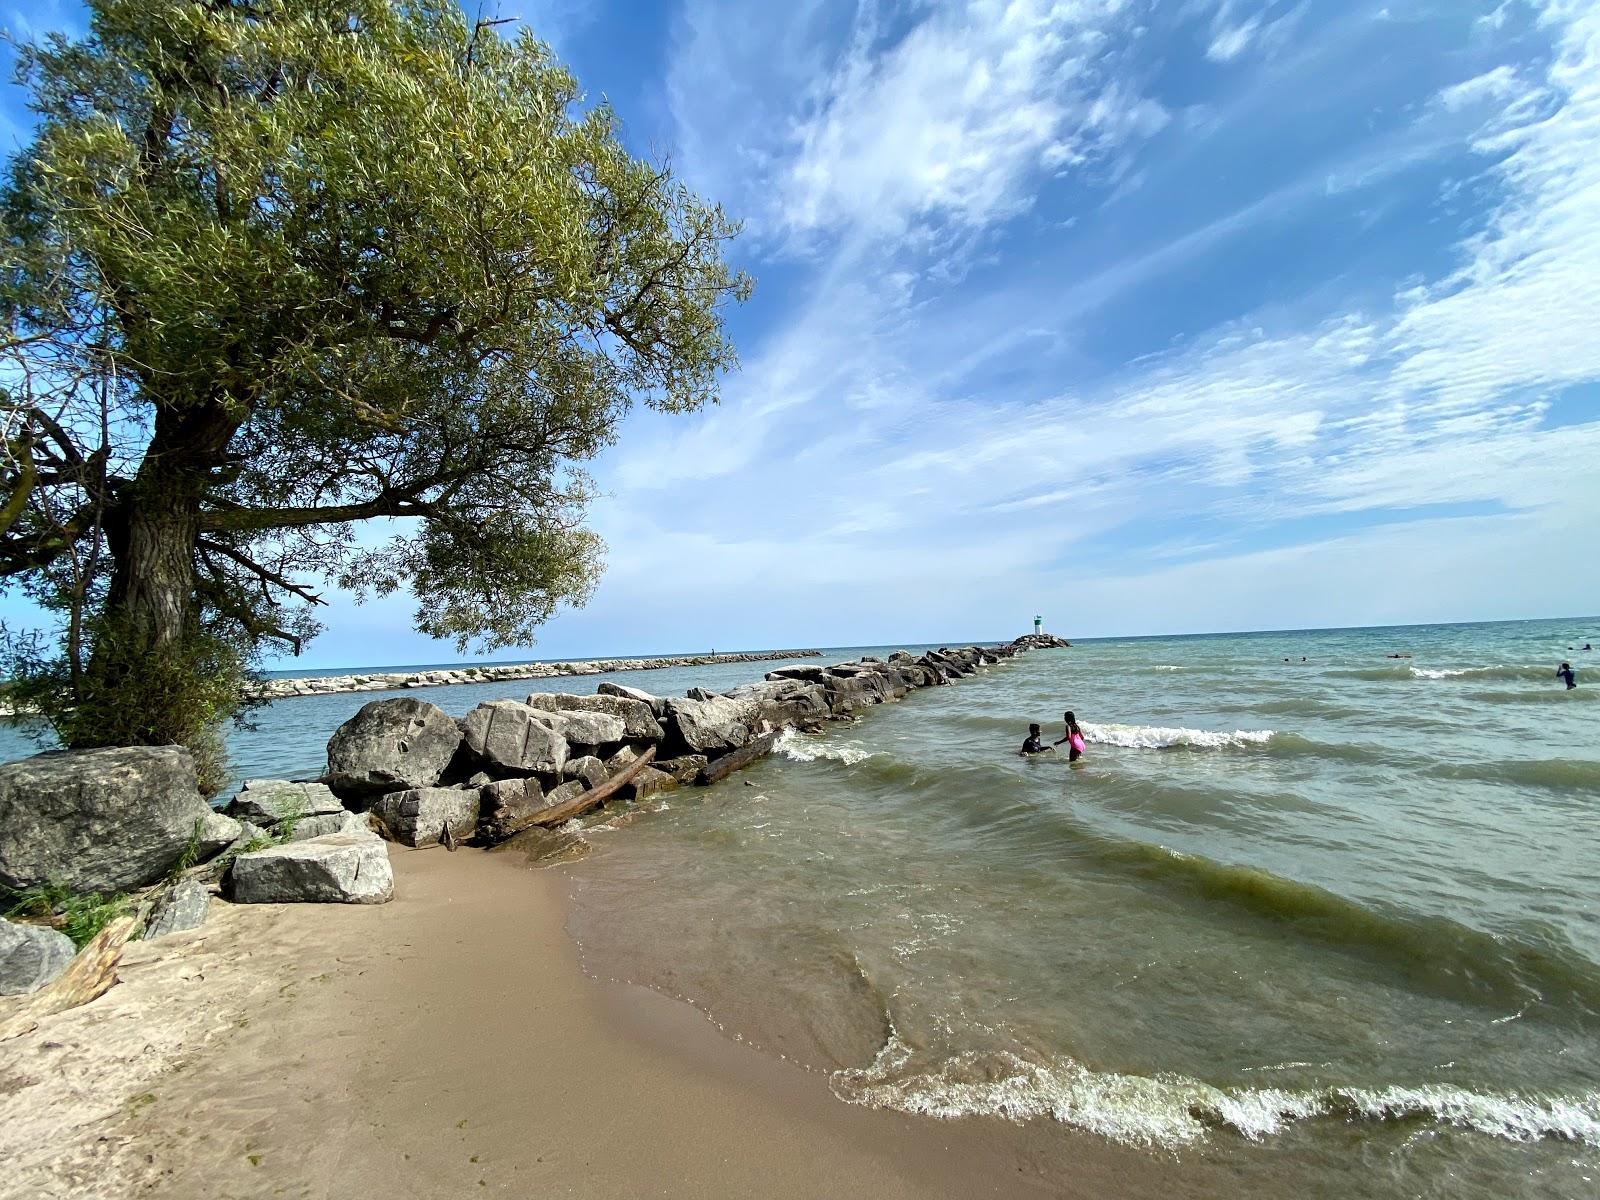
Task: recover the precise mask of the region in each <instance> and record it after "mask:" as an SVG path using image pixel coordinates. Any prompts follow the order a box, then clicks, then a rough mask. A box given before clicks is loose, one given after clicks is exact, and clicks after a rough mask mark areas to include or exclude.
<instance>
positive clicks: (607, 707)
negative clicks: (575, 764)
mask: <svg viewBox="0 0 1600 1200" xmlns="http://www.w3.org/2000/svg"><path fill="white" fill-rule="evenodd" d="M528 704H529V705H530V706H532V707H533V708H543V709H548V710H550V711H553V712H590V713H604V714H605V715H606V716H611V717H619V718H621V720H622V737H623V738H626V739H627V740H628V741H630V742H659V741H660V740H661V739H662V737H663V736H664V734H663V732H662V729H661V723H660V722H659V721H657V720H656V718H655V712H654V711H653V710H652V709H651V707H650V705H648V704H646V703H645V702H644V701H643V700H634V699H632V698H630V697H627V696H612V695H608V694H604V693H602V694H600V695H595V696H573V695H569V694H568V693H566V692H535V693H533V695H531V696H529V697H528ZM575 740H578V739H575V738H572V737H568V738H567V741H569V742H572V741H575ZM614 740H617V741H620V740H622V739H621V738H618V739H614Z"/></svg>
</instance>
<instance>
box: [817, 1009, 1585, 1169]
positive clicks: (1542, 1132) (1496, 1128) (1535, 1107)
mask: <svg viewBox="0 0 1600 1200" xmlns="http://www.w3.org/2000/svg"><path fill="white" fill-rule="evenodd" d="M911 1058H912V1051H911V1049H910V1048H909V1047H908V1046H907V1045H906V1043H905V1042H904V1041H903V1040H902V1039H901V1037H900V1034H899V1032H898V1031H897V1030H895V1029H894V1027H893V1025H892V1023H891V1026H890V1037H889V1039H888V1041H887V1042H886V1043H885V1044H884V1046H883V1048H882V1049H881V1050H879V1052H878V1054H877V1056H876V1057H875V1058H874V1059H873V1061H872V1063H871V1064H870V1065H868V1066H866V1067H861V1068H854V1069H851V1070H844V1071H836V1072H834V1074H833V1076H832V1086H833V1091H834V1094H835V1095H837V1096H838V1097H839V1098H840V1099H841V1100H845V1101H848V1102H850V1103H853V1104H862V1105H865V1106H867V1107H871V1108H891V1109H897V1110H899V1111H901V1112H909V1113H917V1114H921V1115H924V1116H931V1117H940V1118H943V1119H947V1120H949V1119H955V1118H958V1117H966V1116H991V1117H1003V1118H1006V1119H1007V1120H1012V1121H1026V1120H1030V1119H1034V1118H1038V1117H1048V1118H1050V1119H1052V1120H1055V1121H1058V1122H1060V1123H1061V1124H1063V1125H1070V1126H1072V1127H1074V1128H1077V1129H1082V1130H1085V1131H1087V1132H1090V1133H1095V1134H1098V1135H1100V1136H1101V1137H1105V1138H1108V1139H1109V1140H1111V1141H1116V1142H1121V1143H1123V1144H1126V1145H1139V1146H1164V1147H1169V1148H1173V1147H1179V1146H1185V1145H1192V1144H1194V1143H1196V1142H1199V1141H1202V1140H1204V1139H1205V1138H1206V1137H1207V1135H1208V1133H1209V1131H1210V1130H1211V1129H1212V1128H1213V1127H1218V1126H1223V1127H1227V1128H1230V1129H1232V1130H1234V1131H1235V1132H1236V1133H1238V1134H1240V1135H1242V1136H1244V1137H1247V1138H1250V1139H1252V1140H1260V1139H1263V1138H1267V1137H1270V1136H1273V1135H1275V1134H1278V1133H1282V1132H1283V1131H1284V1130H1285V1129H1286V1128H1288V1126H1289V1125H1290V1124H1292V1123H1293V1122H1295V1121H1301V1120H1305V1119H1307V1118H1311V1117H1319V1116H1329V1115H1344V1116H1346V1117H1354V1118H1358V1119H1363V1120H1373V1121H1389V1120H1400V1119H1408V1118H1414V1117H1427V1118H1431V1119H1432V1120H1434V1121H1437V1122H1440V1123H1442V1124H1447V1125H1454V1126H1457V1127H1463V1128H1468V1129H1473V1130H1476V1131H1478V1132H1480V1133H1485V1134H1489V1135H1491V1136H1493V1137H1499V1138H1504V1139H1506V1140H1508V1141H1516V1142H1529V1141H1537V1140H1539V1139H1542V1138H1547V1137H1555V1138H1564V1139H1567V1140H1570V1141H1577V1142H1584V1143H1586V1144H1588V1145H1590V1146H1600V1096H1597V1095H1589V1096H1584V1097H1581V1098H1577V1099H1572V1098H1567V1097H1537V1096H1519V1095H1516V1094H1504V1095H1496V1094H1490V1093H1482V1092H1473V1091H1469V1090H1467V1089H1464V1088H1453V1087H1444V1086H1438V1085H1429V1086H1424V1087H1399V1086H1395V1087H1388V1088H1380V1089H1360V1088H1327V1089H1317V1090H1306V1091H1286V1090H1283V1089H1278V1088H1236V1089H1223V1088H1218V1087H1213V1086H1212V1085H1210V1084H1206V1083H1202V1082H1200V1081H1199V1080H1196V1079H1189V1078H1186V1077H1184V1076H1181V1075H1164V1076H1155V1077H1146V1076H1140V1075H1124V1074H1119V1073H1116V1072H1101V1071H1091V1070H1089V1069H1088V1068H1086V1067H1083V1066H1082V1065H1080V1064H1078V1063H1075V1062H1071V1061H1064V1062H1055V1063H1052V1064H1050V1065H1048V1066H1041V1065H1039V1064H1036V1063H1030V1062H1026V1061H1024V1060H1023V1059H1021V1058H1019V1057H1017V1056H1016V1055H1013V1054H1009V1053H1004V1052H996V1053H988V1054H978V1053H967V1054H960V1055H956V1056H954V1057H953V1058H950V1059H947V1060H946V1061H945V1062H943V1063H942V1064H940V1066H939V1067H938V1068H937V1069H936V1070H934V1071H931V1072H925V1073H914V1074H909V1075H907V1074H904V1071H905V1068H906V1067H907V1066H908V1065H909V1063H910V1061H911Z"/></svg>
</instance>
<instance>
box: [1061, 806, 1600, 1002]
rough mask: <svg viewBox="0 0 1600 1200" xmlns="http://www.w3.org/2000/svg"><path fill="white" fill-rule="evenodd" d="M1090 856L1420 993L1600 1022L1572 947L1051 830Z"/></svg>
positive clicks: (1136, 845) (1244, 869)
mask: <svg viewBox="0 0 1600 1200" xmlns="http://www.w3.org/2000/svg"><path fill="white" fill-rule="evenodd" d="M1048 823H1049V825H1050V826H1051V827H1052V830H1053V832H1055V833H1057V834H1058V835H1060V836H1062V837H1064V838H1065V839H1067V840H1069V841H1071V842H1072V843H1073V844H1074V845H1075V847H1076V849H1077V851H1078V853H1079V854H1080V856H1082V857H1084V858H1087V859H1089V860H1091V861H1094V862H1097V863H1099V864H1101V865H1103V866H1105V867H1107V868H1110V869H1113V870H1117V871H1121V872H1125V873H1127V874H1130V875H1133V876H1135V877H1137V878H1141V879H1145V880H1147V881H1149V882H1151V883H1153V884H1155V885H1157V886H1159V887H1164V888H1168V889H1171V890H1174V891H1178V892H1183V893H1187V894H1188V895H1189V896H1191V897H1194V898H1196V899H1198V900H1201V901H1204V902H1206V903H1207V904H1209V905H1213V906H1215V905H1225V906H1226V907H1227V908H1229V909H1232V910H1234V911H1235V912H1238V913H1242V914H1245V915H1247V916H1249V917H1252V918H1254V919H1257V920H1260V921H1265V922H1271V923H1275V924H1281V925H1287V926H1290V927H1292V928H1293V930H1294V931H1295V933H1296V934H1297V935H1298V936H1300V937H1303V938H1306V939H1308V940H1311V941H1315V942H1319V943H1321V944H1322V945H1324V946H1327V947H1329V948H1331V949H1333V950H1336V951H1338V952H1340V953H1343V954H1346V955H1349V956H1350V957H1352V958H1355V959H1359V960H1364V961H1367V962H1371V963H1373V964H1375V965H1377V966H1380V967H1381V968H1383V969H1384V971H1385V972H1386V973H1389V974H1391V975H1392V976H1393V977H1394V981H1395V982H1397V983H1399V984H1401V985H1402V986H1406V987H1409V988H1411V989H1413V990H1416V991H1421V992H1426V993H1429V994H1433V995H1438V996H1442V997H1445V998H1447V999H1452V1000H1456V1001H1461V1002H1466V1003H1473V1004H1479V1005H1483V1006H1486V1007H1491V1008H1494V1009H1499V1010H1502V1011H1514V1010H1517V1009H1523V1008H1526V1009H1528V1011H1529V1014H1530V1015H1535V1014H1536V1015H1538V1016H1540V1017H1547V1018H1550V1019H1554V1020H1562V1019H1566V1020H1572V1019H1576V1020H1579V1021H1585V1022H1591V1021H1595V1020H1600V965H1597V964H1596V963H1594V962H1592V961H1591V960H1589V959H1588V958H1586V957H1585V956H1584V955H1583V954H1581V953H1580V952H1578V951H1577V950H1576V949H1574V948H1572V947H1571V946H1568V945H1566V944H1554V943H1548V944H1546V943H1535V942H1531V941H1526V940H1517V939H1516V938H1513V937H1510V936H1502V935H1498V934H1493V933H1488V932H1486V931H1484V930H1481V929H1476V928H1473V927H1472V926H1469V925H1463V924H1462V923H1461V922H1459V921H1454V920H1451V919H1450V918H1448V917H1439V916H1427V915H1421V914H1412V913H1406V912H1402V911H1399V910H1394V909H1390V908H1384V907H1377V906H1368V905H1367V904H1363V903H1361V902H1358V901H1355V900H1350V899H1347V898H1345V897H1343V896H1340V895H1337V894H1336V893H1334V892H1330V891H1328V890H1326V889H1324V888H1321V887H1318V886H1316V885H1315V884H1310V883H1302V882H1300V881H1298V880H1294V879H1287V878H1285V877H1283V876H1281V875H1275V874H1273V873H1272V872H1270V871H1265V870H1262V869H1260V868H1258V867H1250V866H1245V865H1241V864H1230V863H1222V862H1217V861H1216V860H1214V859H1209V858H1203V857H1201V856H1199V855H1195V854H1185V853H1183V852H1181V851H1178V850H1173V849H1170V848H1168V847H1166V846H1161V845H1156V844H1154V843H1151V842H1142V841H1136V840H1132V839H1128V838H1122V837H1118V836H1116V835H1114V834H1109V833H1101V832H1099V831H1095V830H1091V829H1089V828H1087V827H1085V826H1083V825H1081V824H1080V823H1078V822H1076V821H1073V820H1070V819H1068V818H1062V817H1057V818H1056V819H1055V820H1052V821H1049V822H1048Z"/></svg>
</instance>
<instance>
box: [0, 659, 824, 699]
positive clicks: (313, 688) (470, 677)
mask: <svg viewBox="0 0 1600 1200" xmlns="http://www.w3.org/2000/svg"><path fill="white" fill-rule="evenodd" d="M820 657H822V652H821V651H820V650H759V651H751V652H749V653H746V654H689V655H679V656H677V657H674V658H601V659H594V660H590V661H574V662H547V663H540V662H536V663H487V664H484V665H483V666H477V667H448V668H444V667H441V668H439V669H438V670H433V671H363V672H361V673H360V674H358V675H308V676H305V677H303V678H297V679H268V680H265V681H263V682H262V684H261V685H260V687H258V688H257V689H256V692H255V695H256V696H257V697H258V698H260V699H264V700H278V699H281V698H283V697H285V696H322V695H326V694H328V693H330V692H389V691H394V690H395V689H396V688H426V687H445V686H448V685H450V684H457V683H505V682H514V681H516V680H520V679H558V678H561V677H564V676H568V675H607V674H610V673H612V672H613V671H659V670H662V669H664V668H666V667H704V666H709V665H711V664H713V663H746V662H748V663H753V662H773V661H776V660H779V659H788V658H820ZM0 715H4V714H3V713H0Z"/></svg>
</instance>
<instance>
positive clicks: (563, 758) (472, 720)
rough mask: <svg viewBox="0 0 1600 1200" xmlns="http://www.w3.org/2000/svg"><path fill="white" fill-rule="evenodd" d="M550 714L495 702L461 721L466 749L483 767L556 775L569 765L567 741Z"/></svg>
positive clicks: (480, 708)
mask: <svg viewBox="0 0 1600 1200" xmlns="http://www.w3.org/2000/svg"><path fill="white" fill-rule="evenodd" d="M550 716H551V713H549V712H548V711H546V710H543V709H538V708H533V707H531V706H530V705H527V704H518V703H517V702H516V701H515V700H493V701H490V702H489V703H488V704H480V705H478V707H477V708H475V709H473V710H472V711H471V712H469V713H468V714H467V715H466V716H465V717H463V718H462V721H461V730H462V733H463V734H464V735H465V737H466V745H467V749H468V750H469V751H471V752H472V754H473V756H474V757H476V758H477V759H478V761H480V762H482V763H486V764H488V765H489V766H491V767H496V768H499V769H500V770H502V771H517V772H525V773H529V774H542V775H557V776H559V775H560V774H561V768H562V767H564V766H566V765H567V740H566V738H564V737H562V736H561V735H560V734H559V733H557V732H556V731H555V730H554V729H553V728H552V727H551V726H550V725H549V724H548V721H549V719H550Z"/></svg>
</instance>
